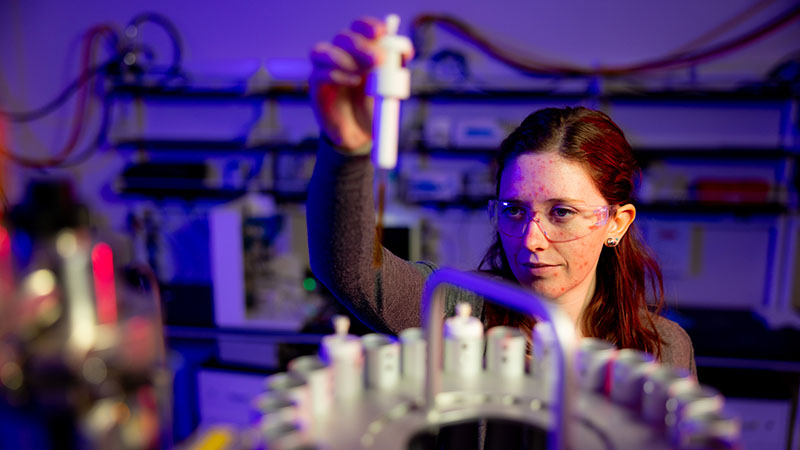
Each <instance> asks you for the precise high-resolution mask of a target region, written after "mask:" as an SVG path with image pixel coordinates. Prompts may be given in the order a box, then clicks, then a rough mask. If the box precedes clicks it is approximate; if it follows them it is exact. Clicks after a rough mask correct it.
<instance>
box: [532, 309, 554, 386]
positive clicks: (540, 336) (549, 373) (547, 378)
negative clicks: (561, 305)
mask: <svg viewBox="0 0 800 450" xmlns="http://www.w3.org/2000/svg"><path fill="white" fill-rule="evenodd" d="M531 338H532V339H533V355H531V367H530V372H531V376H532V377H534V378H535V379H536V381H537V387H538V389H539V395H540V396H541V397H542V399H543V400H545V401H548V400H549V399H550V396H551V395H553V394H554V392H555V385H556V381H557V376H556V372H557V370H558V367H557V364H556V351H557V347H558V344H557V341H556V333H555V331H554V330H553V326H552V325H551V324H550V323H549V322H536V324H535V325H534V326H533V331H532V335H531Z"/></svg>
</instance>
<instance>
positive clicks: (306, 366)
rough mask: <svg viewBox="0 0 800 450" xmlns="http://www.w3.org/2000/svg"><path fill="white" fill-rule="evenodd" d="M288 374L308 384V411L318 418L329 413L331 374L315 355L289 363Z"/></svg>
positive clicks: (331, 400)
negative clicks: (294, 375) (296, 376)
mask: <svg viewBox="0 0 800 450" xmlns="http://www.w3.org/2000/svg"><path fill="white" fill-rule="evenodd" d="M288 368H289V373H293V374H296V375H298V376H299V377H301V378H302V379H304V380H305V381H306V383H308V394H309V401H310V405H311V407H310V411H311V414H312V415H313V416H320V415H323V414H326V413H328V412H329V411H330V408H331V404H332V403H333V374H332V372H331V369H330V368H329V367H328V366H326V365H325V363H324V362H323V361H322V358H320V357H319V356H317V355H307V356H301V357H299V358H295V359H293V360H291V361H289V367H288Z"/></svg>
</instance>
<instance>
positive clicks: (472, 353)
mask: <svg viewBox="0 0 800 450" xmlns="http://www.w3.org/2000/svg"><path fill="white" fill-rule="evenodd" d="M471 313H472V306H471V305H470V304H469V303H459V304H458V305H456V316H455V317H451V318H449V319H447V320H445V322H444V372H445V373H446V374H454V375H458V376H459V377H461V378H465V377H466V378H470V377H475V376H478V375H479V374H480V373H481V371H482V369H483V323H482V322H481V321H480V320H478V318H476V317H472V316H471V315H470V314H471Z"/></svg>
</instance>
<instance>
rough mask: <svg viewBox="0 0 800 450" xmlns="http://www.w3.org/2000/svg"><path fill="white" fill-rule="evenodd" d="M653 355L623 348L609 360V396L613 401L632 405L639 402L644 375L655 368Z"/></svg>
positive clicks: (636, 404)
mask: <svg viewBox="0 0 800 450" xmlns="http://www.w3.org/2000/svg"><path fill="white" fill-rule="evenodd" d="M656 367H657V366H656V364H655V363H654V358H653V355H651V354H649V353H645V352H643V351H640V350H634V349H630V348H624V349H622V350H620V351H619V352H617V356H616V357H615V358H614V360H613V361H611V373H610V377H611V378H610V382H611V389H610V391H609V397H611V400H612V401H613V402H614V403H617V404H620V405H624V406H629V407H634V406H638V405H639V404H640V403H641V398H642V386H643V385H644V377H645V375H646V374H647V372H648V371H650V370H655V368H656Z"/></svg>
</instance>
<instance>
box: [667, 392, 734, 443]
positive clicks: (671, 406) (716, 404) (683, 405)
mask: <svg viewBox="0 0 800 450" xmlns="http://www.w3.org/2000/svg"><path fill="white" fill-rule="evenodd" d="M667 396H668V398H667V403H666V405H665V406H666V410H667V414H666V416H665V419H664V421H665V423H666V425H667V433H668V435H669V437H670V439H671V440H672V442H674V443H677V442H678V440H679V436H678V426H679V425H680V423H681V422H682V421H683V420H684V419H685V417H687V416H698V415H703V414H708V413H719V412H722V408H723V407H724V406H725V400H724V398H723V397H722V394H720V392H719V391H718V390H716V389H714V388H712V387H710V386H702V385H700V384H696V383H673V384H672V385H671V386H670V387H669V388H668V389H667Z"/></svg>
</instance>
